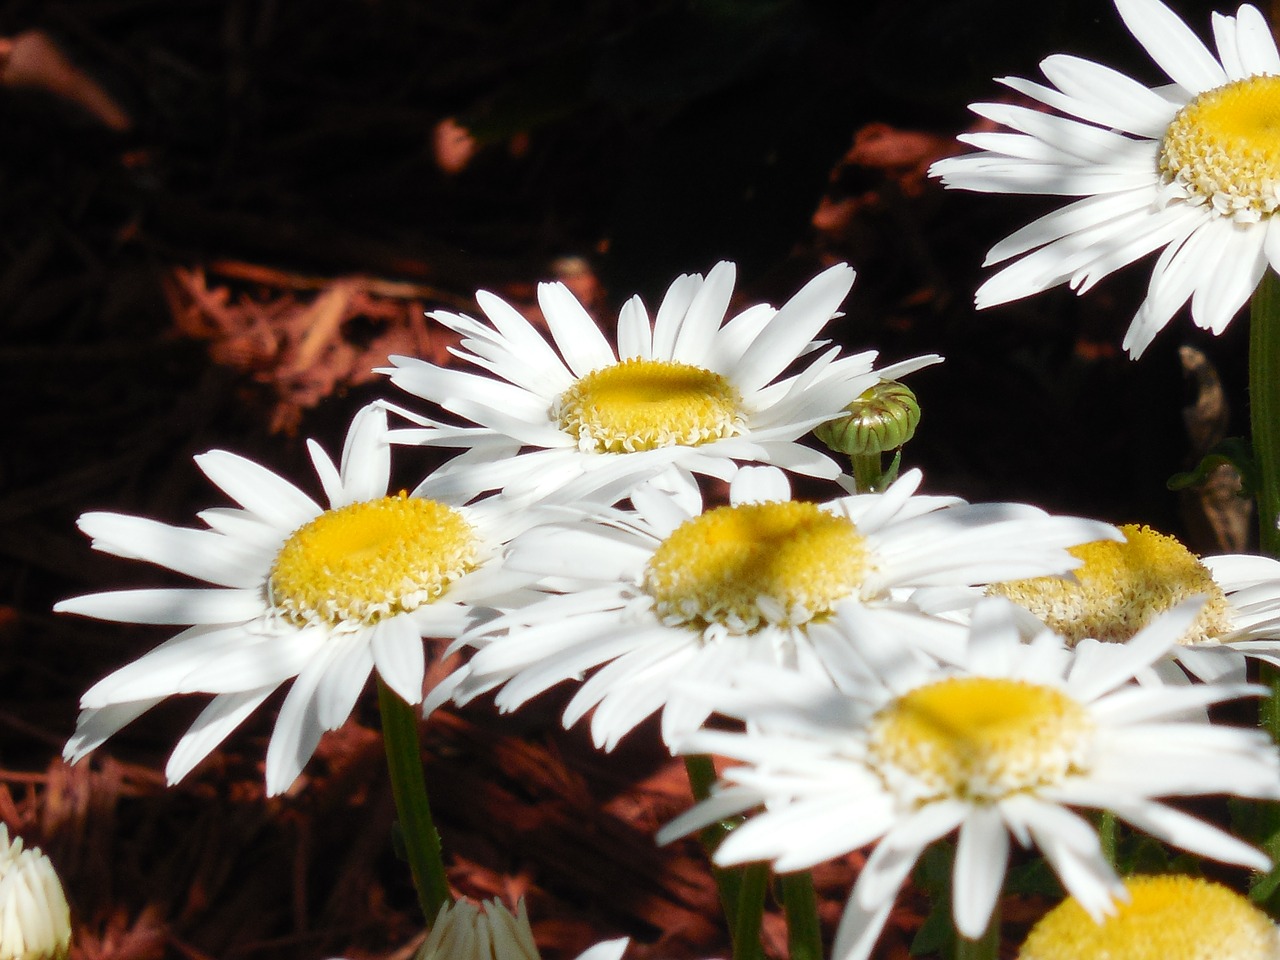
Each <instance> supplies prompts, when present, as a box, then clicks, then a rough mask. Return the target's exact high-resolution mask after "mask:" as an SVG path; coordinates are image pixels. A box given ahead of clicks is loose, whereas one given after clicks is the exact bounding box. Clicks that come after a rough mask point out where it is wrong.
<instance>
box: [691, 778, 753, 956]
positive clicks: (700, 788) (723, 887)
mask: <svg viewBox="0 0 1280 960" xmlns="http://www.w3.org/2000/svg"><path fill="white" fill-rule="evenodd" d="M684 770H685V773H686V774H688V776H689V789H690V790H692V791H693V798H694V799H695V800H705V799H707V797H709V796H711V788H712V786H714V785H715V782H716V768H715V764H714V763H712V762H711V758H710V757H708V756H707V755H706V754H703V753H696V754H691V755H689V756H686V757H685V758H684ZM732 829H733V824H732V823H731V822H729V821H726V820H721V821H720V822H719V823H713V824H711V825H710V826H708V827H703V828H702V830H701V831H700V832H699V833H698V841H699V842H700V843H701V844H702V849H703V851H705V852H706V855H707V859H708V860H711V855H712V854H714V853H715V852H716V847H718V846H720V841H721V840H723V839H724V837H725V834H727V833H728V832H729V831H730V830H732ZM711 875H712V877H714V878H715V881H716V889H718V890H719V891H720V909H721V910H723V911H724V919H725V922H726V923H727V924H728V926H729V932H730V935H731V936H736V935H737V927H738V898H739V896H740V895H741V887H742V871H741V870H726V869H724V868H723V867H717V866H716V865H715V861H712V863H711Z"/></svg>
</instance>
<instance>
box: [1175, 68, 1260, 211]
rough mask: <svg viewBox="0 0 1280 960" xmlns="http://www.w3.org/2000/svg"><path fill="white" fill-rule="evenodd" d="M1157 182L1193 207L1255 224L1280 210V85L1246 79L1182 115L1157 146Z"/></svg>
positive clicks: (1200, 99)
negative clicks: (1174, 189)
mask: <svg viewBox="0 0 1280 960" xmlns="http://www.w3.org/2000/svg"><path fill="white" fill-rule="evenodd" d="M1160 174H1161V176H1162V177H1163V178H1164V181H1165V182H1166V183H1173V184H1177V186H1178V187H1180V188H1181V189H1182V190H1183V191H1185V192H1186V194H1187V196H1188V199H1190V200H1191V201H1192V202H1193V203H1211V204H1213V207H1214V209H1215V210H1216V211H1217V212H1218V213H1220V214H1222V215H1223V216H1229V217H1233V218H1234V219H1237V220H1241V221H1245V222H1254V221H1257V220H1259V219H1260V218H1262V217H1265V216H1270V215H1271V214H1272V213H1273V212H1275V209H1276V207H1278V206H1280V77H1265V76H1256V77H1247V78H1245V79H1244V80H1235V81H1233V82H1231V83H1228V84H1226V85H1225V86H1221V87H1217V88H1216V89H1213V90H1209V91H1206V92H1205V93H1202V94H1200V95H1199V96H1197V97H1196V98H1195V99H1193V100H1192V101H1191V102H1190V103H1188V104H1187V105H1186V106H1185V107H1183V108H1182V109H1181V110H1179V111H1178V114H1177V116H1175V117H1174V118H1173V122H1172V123H1171V124H1169V129H1168V130H1167V131H1166V132H1165V135H1164V141H1163V142H1162V143H1161V145H1160Z"/></svg>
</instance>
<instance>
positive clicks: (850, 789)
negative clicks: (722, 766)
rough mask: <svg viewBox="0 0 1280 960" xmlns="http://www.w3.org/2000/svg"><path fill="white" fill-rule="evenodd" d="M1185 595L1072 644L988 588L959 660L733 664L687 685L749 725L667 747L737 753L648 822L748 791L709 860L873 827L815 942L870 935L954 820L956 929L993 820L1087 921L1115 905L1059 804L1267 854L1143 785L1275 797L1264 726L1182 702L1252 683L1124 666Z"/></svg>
mask: <svg viewBox="0 0 1280 960" xmlns="http://www.w3.org/2000/svg"><path fill="white" fill-rule="evenodd" d="M1195 607H1196V604H1195V603H1189V604H1183V605H1181V606H1179V607H1177V608H1176V609H1175V610H1173V611H1171V612H1169V613H1167V614H1165V615H1164V616H1163V617H1161V618H1160V619H1159V620H1157V621H1156V622H1155V623H1153V624H1151V626H1149V627H1147V628H1146V629H1145V630H1143V631H1142V632H1140V633H1139V634H1138V635H1137V636H1136V637H1134V638H1133V640H1131V641H1130V642H1129V644H1127V645H1125V646H1123V647H1117V646H1097V647H1092V648H1088V650H1089V651H1090V655H1085V648H1081V649H1080V650H1078V651H1071V650H1069V649H1068V648H1067V647H1066V645H1065V643H1064V642H1063V640H1062V639H1061V638H1060V637H1057V636H1055V635H1054V634H1052V633H1050V632H1048V631H1044V632H1042V633H1041V634H1040V635H1038V636H1037V637H1035V638H1033V639H1032V641H1031V642H1029V643H1024V642H1023V640H1022V637H1021V632H1020V630H1019V629H1018V627H1017V624H1016V622H1015V619H1014V617H1013V615H1012V612H1011V611H1010V609H1009V604H1008V602H1007V601H1005V600H1001V599H997V598H991V599H988V600H985V601H983V603H982V604H980V605H979V606H978V607H977V608H976V609H975V611H974V615H973V623H972V626H971V629H970V633H969V635H968V638H967V645H966V649H965V656H964V658H963V659H962V661H961V663H960V665H959V666H957V667H934V668H928V667H923V666H922V665H921V664H920V663H919V662H913V661H910V660H904V659H903V658H893V659H889V658H880V659H881V661H882V662H881V663H880V665H879V666H878V667H877V669H876V672H877V674H878V675H879V676H880V683H879V684H866V685H864V686H863V687H862V689H861V690H860V691H857V692H855V693H853V694H851V695H849V694H844V693H840V692H834V691H831V690H830V689H829V688H828V689H826V690H824V689H823V688H822V687H821V686H819V685H816V684H814V683H812V681H809V680H808V679H807V678H804V677H801V676H799V675H795V674H793V675H786V674H782V675H779V674H777V673H776V672H774V673H765V672H763V671H744V672H743V674H742V675H741V676H739V677H738V678H737V686H736V687H735V688H734V689H731V690H723V691H707V693H706V696H708V697H711V696H715V697H716V699H717V704H718V708H719V709H720V710H721V711H722V712H724V713H726V714H728V715H730V716H735V717H738V718H740V719H743V720H746V721H747V722H748V727H749V729H748V732H746V733H730V732H726V731H710V730H704V731H700V732H698V733H695V734H694V735H692V736H691V737H689V739H688V740H687V742H685V743H684V744H683V745H682V746H681V748H680V752H682V753H716V754H721V755H723V756H726V757H729V758H731V759H735V760H739V761H742V762H743V763H744V766H740V767H730V768H729V769H728V770H726V771H725V773H724V774H723V783H722V785H721V786H719V787H718V788H717V789H716V790H714V791H713V792H712V795H711V796H710V797H709V798H708V799H707V800H705V801H703V802H702V803H701V804H698V805H697V806H695V807H694V808H692V809H691V810H690V811H688V812H687V813H685V814H683V815H682V816H680V817H678V818H676V819H675V820H674V821H672V822H671V823H670V824H668V825H667V826H666V827H664V828H663V830H662V831H661V832H660V833H659V840H660V841H661V842H666V841H670V840H671V839H673V838H675V837H678V836H683V835H684V834H686V833H689V832H690V831H692V830H696V829H698V828H699V827H702V826H705V825H707V824H709V823H712V822H715V821H717V820H720V819H722V818H724V817H726V816H730V815H735V814H739V813H744V812H746V811H749V810H752V809H753V808H757V807H761V806H763V809H762V810H761V811H760V812H757V813H756V814H755V815H754V816H752V817H750V819H748V820H747V821H746V822H745V823H744V824H742V825H741V826H739V827H737V828H735V829H734V830H733V831H731V832H730V833H729V834H728V836H727V837H726V838H725V840H724V842H723V843H722V844H721V845H720V847H719V849H718V850H717V851H716V853H715V860H716V862H717V863H718V864H720V865H722V866H725V865H730V864H739V863H746V862H750V861H757V860H770V861H772V862H773V866H774V868H775V869H776V870H778V871H781V872H786V871H791V870H801V869H806V868H809V867H812V866H813V865H815V864H817V863H820V862H822V861H824V860H829V859H831V858H833V857H839V856H843V855H844V854H847V853H849V852H851V851H854V850H857V849H859V848H861V847H864V846H866V845H868V844H873V843H874V844H875V849H874V851H873V852H872V853H871V855H870V856H869V857H868V858H867V862H866V865H865V866H864V867H863V868H862V871H861V873H860V874H859V875H858V879H857V882H856V883H855V885H854V888H853V890H852V891H851V893H850V895H849V899H848V903H847V905H846V907H845V911H844V916H843V918H842V919H841V921H840V925H839V928H838V930H837V933H836V942H835V947H834V951H833V957H834V960H862V958H865V957H867V956H868V955H869V954H870V952H871V949H872V947H873V946H874V944H875V941H876V939H877V938H878V937H879V934H880V931H881V929H882V928H883V926H884V923H885V920H886V918H887V917H888V915H889V912H890V910H891V909H892V906H893V902H894V899H895V897H896V894H897V890H898V889H899V888H900V887H901V886H902V884H903V883H904V882H905V881H906V879H907V877H908V876H909V874H910V872H911V869H912V867H913V865H914V864H915V862H916V860H917V859H918V858H919V857H920V855H921V853H923V851H924V850H925V848H926V847H928V846H929V845H930V844H932V843H933V842H934V841H936V840H938V839H939V838H941V837H944V836H946V835H947V834H949V833H951V832H952V831H956V830H958V831H959V840H958V842H957V846H956V855H955V864H954V868H953V876H952V883H951V890H952V913H953V915H954V918H955V922H956V927H957V929H958V930H959V932H960V933H961V934H962V935H964V936H965V937H968V938H970V939H977V938H978V937H979V936H981V934H982V932H983V931H984V930H985V929H986V927H987V924H988V921H989V919H990V916H991V913H992V909H993V907H994V905H995V902H996V899H997V897H998V896H999V893H1000V888H1001V885H1002V883H1003V879H1004V874H1005V868H1006V862H1007V860H1008V853H1009V838H1010V835H1012V836H1013V838H1015V839H1016V840H1017V841H1018V842H1019V843H1020V844H1022V845H1023V846H1027V845H1029V844H1032V843H1034V844H1035V845H1036V846H1037V847H1039V848H1040V850H1041V852H1042V853H1043V854H1044V856H1045V857H1046V859H1047V860H1048V862H1049V864H1050V865H1051V866H1052V868H1053V869H1054V871H1055V872H1056V873H1057V875H1058V878H1059V879H1060V880H1061V881H1062V883H1063V885H1064V886H1065V887H1066V888H1067V890H1068V891H1069V892H1070V893H1071V894H1072V895H1073V896H1074V897H1075V898H1076V900H1077V901H1078V902H1079V903H1080V905H1081V907H1082V908H1083V909H1084V910H1085V912H1086V913H1088V914H1089V916H1091V917H1093V918H1094V920H1095V921H1097V920H1101V919H1102V917H1103V916H1105V915H1106V914H1107V913H1109V912H1112V911H1113V910H1114V909H1115V908H1114V904H1113V903H1112V900H1113V898H1117V897H1123V896H1124V895H1125V892H1124V887H1123V886H1122V885H1121V883H1120V881H1119V879H1118V878H1117V877H1116V875H1115V873H1114V872H1113V871H1112V869H1111V867H1110V866H1109V865H1108V864H1107V861H1106V859H1105V858H1104V857H1103V855H1102V852H1101V849H1100V844H1099V841H1098V837H1097V834H1096V833H1095V831H1094V828H1093V827H1092V826H1091V825H1090V824H1089V822H1088V821H1087V820H1085V819H1083V818H1082V817H1080V816H1079V815H1078V814H1076V813H1074V812H1073V811H1071V810H1070V809H1068V808H1069V807H1087V808H1095V809H1104V810H1110V811H1112V812H1113V813H1114V814H1115V815H1116V816H1118V817H1120V818H1122V819H1124V820H1126V821H1128V822H1129V823H1130V824H1132V825H1133V826H1135V827H1136V828H1138V829H1140V830H1143V831H1145V832H1146V833H1148V834H1151V835H1152V836H1155V837H1157V838H1159V839H1161V840H1164V841H1166V842H1168V843H1171V844H1173V845H1175V846H1178V847H1181V848H1183V849H1185V850H1188V851H1190V852H1192V853H1194V854H1197V855H1200V856H1204V857H1210V858H1213V859H1215V860H1222V861H1226V862H1228V863H1238V864H1243V865H1245V866H1248V867H1252V868H1255V869H1260V870H1261V869H1266V868H1267V867H1268V866H1269V861H1268V860H1267V858H1266V856H1264V855H1263V854H1262V853H1260V852H1259V851H1257V850H1255V849H1254V848H1252V847H1250V846H1248V845H1246V844H1244V843H1242V842H1241V841H1239V840H1237V839H1235V838H1234V837H1231V836H1230V835H1228V834H1226V833H1224V832H1223V831H1221V830H1219V829H1218V828H1217V827H1214V826H1212V825H1210V824H1208V823H1206V822H1204V821H1202V820H1199V819H1196V818H1194V817H1192V816H1190V815H1188V814H1186V813H1182V812H1180V811H1178V810H1176V809H1174V808H1173V807H1170V806H1166V805H1165V804H1163V803H1160V802H1159V801H1158V800H1157V799H1156V798H1158V797H1182V796H1199V795H1204V794H1212V793H1226V794H1233V795H1236V796H1244V797H1269V798H1270V797H1277V796H1280V758H1278V757H1277V754H1276V748H1275V746H1274V745H1273V744H1272V743H1271V741H1270V739H1269V738H1268V737H1267V735H1266V734H1265V733H1263V732H1262V731H1260V730H1254V729H1240V728H1233V727H1222V726H1214V725H1211V724H1209V723H1207V722H1203V721H1201V722H1191V721H1186V720H1183V719H1181V718H1182V716H1183V715H1184V714H1186V713H1187V712H1188V711H1190V710H1194V709H1199V708H1203V707H1204V706H1205V705H1207V704H1211V703H1217V702H1221V701H1224V700H1229V699H1232V698H1235V697H1240V696H1253V695H1261V694H1264V693H1265V692H1266V691H1265V688H1262V687H1259V686H1255V685H1248V684H1213V685H1209V684H1202V685H1195V686H1190V685H1188V686H1179V687H1166V686H1157V687H1137V686H1134V685H1132V684H1131V683H1130V682H1129V681H1130V680H1132V678H1133V676H1134V674H1135V672H1136V671H1138V670H1140V669H1142V668H1144V667H1146V666H1148V665H1150V664H1151V663H1153V662H1154V661H1155V660H1156V659H1158V658H1159V657H1161V656H1163V655H1164V654H1165V653H1166V652H1167V651H1168V649H1169V648H1170V647H1171V646H1172V645H1173V644H1174V643H1175V642H1176V641H1177V637H1178V635H1179V634H1180V633H1181V632H1182V631H1183V630H1185V629H1186V628H1187V626H1188V625H1189V624H1190V622H1191V620H1192V619H1193V618H1194V616H1195V613H1196V610H1195ZM865 616H866V614H865V612H864V611H863V610H862V609H861V608H859V607H856V606H851V607H847V608H845V609H844V610H843V611H842V612H841V619H842V620H843V621H845V623H846V626H847V627H848V628H849V630H850V633H851V636H852V638H853V639H854V642H855V643H856V644H858V646H859V647H860V648H861V647H862V646H863V644H862V643H861V642H860V641H859V640H858V637H859V635H860V634H863V633H864V632H865V630H866V628H865V626H864V624H863V622H862V621H863V619H864V618H865ZM868 652H869V654H870V655H871V656H874V655H875V651H874V649H871V650H869V651H868Z"/></svg>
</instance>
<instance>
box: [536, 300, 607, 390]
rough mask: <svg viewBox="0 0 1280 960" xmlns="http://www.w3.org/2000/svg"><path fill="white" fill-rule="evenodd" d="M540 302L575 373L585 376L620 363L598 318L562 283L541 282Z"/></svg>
mask: <svg viewBox="0 0 1280 960" xmlns="http://www.w3.org/2000/svg"><path fill="white" fill-rule="evenodd" d="M538 304H539V305H540V306H541V307H542V314H543V316H544V317H546V320H547V326H548V328H550V330H551V337H552V339H554V340H555V342H556V346H557V347H558V348H559V350H560V355H561V356H562V357H564V361H565V363H566V364H568V366H569V369H570V370H572V371H573V373H574V376H577V377H585V376H586V375H587V374H588V373H591V372H592V371H593V370H599V369H601V368H602V367H607V366H611V365H612V364H614V363H616V362H617V358H616V357H615V356H614V355H613V348H612V347H611V346H609V341H608V340H606V339H605V337H604V334H603V333H601V332H600V328H599V327H598V326H596V322H595V320H593V319H592V318H591V315H590V314H589V313H587V311H586V310H585V309H584V308H583V306H582V304H581V303H579V302H578V298H577V297H575V296H574V295H573V294H572V293H570V292H569V288H568V287H566V286H565V285H564V284H563V283H540V284H538Z"/></svg>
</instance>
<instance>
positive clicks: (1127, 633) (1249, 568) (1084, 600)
mask: <svg viewBox="0 0 1280 960" xmlns="http://www.w3.org/2000/svg"><path fill="white" fill-rule="evenodd" d="M1120 529H1121V531H1122V532H1123V533H1124V536H1125V538H1124V540H1121V541H1116V540H1100V541H1097V542H1095V543H1087V544H1082V545H1081V546H1078V547H1072V548H1071V553H1072V554H1074V555H1075V556H1076V557H1077V558H1078V559H1079V560H1080V561H1081V565H1080V566H1079V567H1077V568H1076V569H1075V570H1074V571H1073V572H1072V576H1071V577H1069V578H1066V577H1037V578H1034V579H1030V580H1016V581H1010V582H1007V583H1000V584H994V585H992V586H991V587H990V588H988V591H987V592H989V593H991V594H994V595H996V596H1002V597H1007V598H1008V599H1010V600H1012V601H1013V602H1014V603H1016V604H1017V605H1018V606H1019V607H1021V608H1024V609H1026V610H1028V611H1029V612H1030V613H1032V614H1033V615H1034V616H1035V617H1036V618H1037V619H1038V621H1039V622H1041V623H1044V624H1045V625H1047V626H1048V627H1050V628H1051V629H1053V630H1054V631H1056V632H1057V633H1060V634H1061V635H1062V636H1064V637H1066V638H1067V640H1068V642H1070V643H1079V642H1080V641H1082V640H1085V639H1093V640H1099V641H1102V642H1104V643H1125V642H1127V641H1128V640H1129V639H1130V638H1132V637H1133V635H1134V634H1136V633H1137V632H1138V631H1139V630H1140V629H1141V628H1142V627H1144V626H1146V625H1147V624H1148V623H1150V622H1151V621H1152V620H1154V619H1155V618H1156V617H1158V616H1159V615H1160V614H1161V613H1163V612H1165V611H1166V610H1170V609H1172V608H1173V607H1174V606H1176V605H1177V604H1178V603H1180V602H1182V601H1183V600H1186V599H1188V598H1190V597H1193V596H1201V597H1204V598H1205V604H1204V606H1203V607H1202V608H1201V610H1200V613H1199V615H1198V616H1197V617H1196V619H1195V621H1194V622H1193V623H1192V625H1191V627H1190V629H1188V630H1187V631H1186V632H1185V633H1184V634H1183V635H1182V636H1181V637H1179V638H1178V643H1177V644H1176V645H1175V646H1174V647H1173V649H1172V650H1171V651H1170V654H1169V655H1170V659H1171V660H1176V661H1177V662H1179V663H1181V664H1182V665H1183V666H1184V667H1185V668H1186V669H1187V670H1188V671H1189V672H1190V673H1192V674H1194V675H1195V676H1197V677H1199V678H1200V679H1202V680H1216V679H1219V678H1221V677H1224V676H1227V677H1232V678H1233V679H1243V677H1244V668H1245V657H1246V656H1252V657H1257V658H1258V659H1260V660H1266V661H1268V662H1269V663H1273V664H1276V665H1280V639H1274V638H1276V637H1280V561H1276V560H1273V559H1271V558H1269V557H1256V556H1250V555H1247V554H1237V555H1226V556H1219V557H1205V558H1203V559H1200V558H1197V557H1196V555H1195V554H1193V553H1192V552H1191V551H1190V550H1188V549H1187V548H1186V547H1185V546H1183V545H1182V544H1181V543H1180V542H1178V540H1177V539H1176V538H1174V537H1171V536H1167V535H1165V534H1162V533H1157V532H1156V531H1154V530H1152V529H1151V528H1150V527H1146V526H1139V525H1137V524H1128V525H1125V526H1123V527H1121V528H1120Z"/></svg>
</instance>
